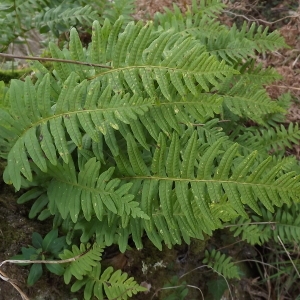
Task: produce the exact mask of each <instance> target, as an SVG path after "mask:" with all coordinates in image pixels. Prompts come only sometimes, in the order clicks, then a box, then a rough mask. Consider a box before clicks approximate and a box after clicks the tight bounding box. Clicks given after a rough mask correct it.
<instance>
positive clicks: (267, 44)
mask: <svg viewBox="0 0 300 300" xmlns="http://www.w3.org/2000/svg"><path fill="white" fill-rule="evenodd" d="M247 27H248V24H247V23H246V22H244V24H243V27H242V29H241V31H240V35H241V36H242V37H244V38H246V39H247V40H249V41H251V42H252V45H253V48H254V49H255V50H256V51H258V52H259V53H261V52H262V53H264V52H266V51H270V50H275V49H279V48H282V47H287V45H286V43H285V41H284V38H283V37H282V36H281V35H280V34H279V32H278V31H273V32H271V33H268V31H269V28H268V27H263V26H262V25H260V26H258V27H257V25H256V24H255V23H252V24H251V26H250V28H249V29H248V30H247Z"/></svg>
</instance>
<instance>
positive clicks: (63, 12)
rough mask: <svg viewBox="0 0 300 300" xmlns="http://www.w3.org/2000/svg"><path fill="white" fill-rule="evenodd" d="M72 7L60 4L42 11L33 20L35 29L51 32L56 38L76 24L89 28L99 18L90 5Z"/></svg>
mask: <svg viewBox="0 0 300 300" xmlns="http://www.w3.org/2000/svg"><path fill="white" fill-rule="evenodd" d="M72 6H73V7H72ZM72 6H71V8H70V6H67V5H66V4H65V3H61V4H60V5H58V6H56V7H51V8H49V9H47V10H42V11H41V13H39V14H38V16H37V17H36V18H35V20H34V21H35V24H36V25H37V26H36V27H37V28H40V29H41V30H42V31H43V32H47V31H49V30H51V31H52V32H53V33H54V34H55V36H56V37H58V36H59V33H60V32H62V31H63V30H64V31H65V30H68V29H69V28H70V27H71V26H75V25H77V24H81V25H89V26H90V25H92V22H93V21H94V20H96V19H98V18H99V17H98V13H97V12H96V11H95V10H94V9H93V8H92V6H90V5H86V6H84V7H81V6H77V5H72ZM74 6H75V7H74Z"/></svg>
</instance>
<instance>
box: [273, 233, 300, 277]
mask: <svg viewBox="0 0 300 300" xmlns="http://www.w3.org/2000/svg"><path fill="white" fill-rule="evenodd" d="M277 238H278V240H279V243H280V244H281V246H282V247H283V249H284V251H285V253H286V255H287V256H288V257H289V259H290V261H291V263H292V265H293V267H294V269H295V271H296V273H297V275H298V277H299V278H300V273H299V271H298V269H297V268H296V266H295V264H294V262H293V260H292V258H291V255H290V252H289V251H287V249H286V248H285V246H284V244H283V242H282V240H281V238H280V236H279V235H277Z"/></svg>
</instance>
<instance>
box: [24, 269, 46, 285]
mask: <svg viewBox="0 0 300 300" xmlns="http://www.w3.org/2000/svg"><path fill="white" fill-rule="evenodd" d="M42 274H43V268H42V264H33V265H32V266H31V268H30V271H29V275H28V278H27V284H28V286H32V285H34V284H35V283H36V282H37V281H38V280H39V279H40V278H41V276H42Z"/></svg>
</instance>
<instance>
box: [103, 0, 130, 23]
mask: <svg viewBox="0 0 300 300" xmlns="http://www.w3.org/2000/svg"><path fill="white" fill-rule="evenodd" d="M134 12H135V3H134V0H115V1H107V2H106V7H105V10H104V12H103V17H104V18H107V19H108V20H109V21H110V22H111V23H112V24H114V23H115V22H116V21H117V20H118V19H119V17H120V16H122V17H123V19H124V26H125V25H126V24H128V23H129V22H130V21H132V20H133V17H132V15H133V14H134Z"/></svg>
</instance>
